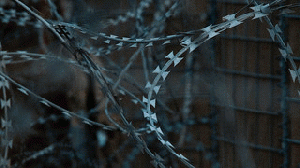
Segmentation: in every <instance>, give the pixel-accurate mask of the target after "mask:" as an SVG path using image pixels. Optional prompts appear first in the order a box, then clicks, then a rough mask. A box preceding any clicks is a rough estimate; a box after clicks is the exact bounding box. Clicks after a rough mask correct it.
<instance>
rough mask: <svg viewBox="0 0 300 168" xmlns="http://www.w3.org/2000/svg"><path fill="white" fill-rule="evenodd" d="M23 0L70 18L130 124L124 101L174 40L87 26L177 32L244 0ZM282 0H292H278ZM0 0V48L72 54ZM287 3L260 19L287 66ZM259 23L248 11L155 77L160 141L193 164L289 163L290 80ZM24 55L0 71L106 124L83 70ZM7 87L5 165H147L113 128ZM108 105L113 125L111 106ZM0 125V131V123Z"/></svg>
mask: <svg viewBox="0 0 300 168" xmlns="http://www.w3.org/2000/svg"><path fill="white" fill-rule="evenodd" d="M23 2H24V3H25V4H26V5H28V6H29V7H31V9H32V10H33V11H35V12H37V13H38V14H39V15H41V16H42V17H43V18H45V19H46V20H47V21H49V22H50V23H58V22H59V21H61V22H62V21H63V22H65V23H70V24H74V25H77V26H79V27H81V29H78V28H72V26H70V27H68V26H67V27H68V28H67V30H68V32H70V34H71V35H72V36H73V37H74V38H75V40H76V44H77V45H78V46H80V47H82V48H83V49H85V50H86V51H88V52H89V53H90V54H91V57H92V58H93V60H94V61H95V62H96V63H98V65H99V66H100V67H101V68H102V70H103V73H105V74H106V76H107V79H109V81H111V86H112V87H113V88H114V87H116V88H117V89H115V92H116V93H115V96H116V97H117V98H118V100H119V101H120V104H121V106H122V108H123V110H124V112H125V117H126V118H127V120H128V121H132V123H133V125H134V126H135V127H136V128H140V127H145V126H146V124H147V121H146V120H145V119H144V117H143V113H142V110H141V109H142V106H141V105H138V104H135V101H132V100H133V97H132V96H131V95H134V96H135V97H136V98H139V99H142V96H143V95H146V93H147V89H145V88H144V86H145V85H146V83H147V82H148V81H150V82H151V81H153V79H154V77H155V76H154V74H153V73H151V72H152V71H153V70H154V69H155V68H156V67H157V65H159V66H160V67H163V66H164V64H165V63H166V62H167V59H166V58H165V56H166V55H167V54H169V53H170V52H171V51H173V52H174V53H177V52H178V51H179V50H180V49H181V48H182V46H181V45H180V40H181V39H182V38H173V39H171V40H170V41H157V42H155V43H153V46H152V44H151V46H150V45H149V46H145V45H147V44H145V45H141V44H135V43H128V44H125V43H124V44H120V43H119V42H118V41H113V40H111V41H107V39H105V38H100V37H99V38H98V39H97V40H93V38H92V37H93V33H105V34H106V35H107V36H110V35H115V36H118V38H120V39H122V37H127V38H131V39H150V38H155V37H166V36H170V35H178V34H179V33H180V32H187V31H191V30H197V29H201V28H204V27H207V26H209V25H214V24H217V23H221V22H222V18H223V17H224V16H225V15H228V14H233V13H237V12H238V11H239V10H240V9H242V8H243V7H245V6H246V5H247V4H248V2H247V0H206V1H197V0H179V1H176V0H165V1H160V0H141V1H139V0H114V1H106V0H101V1H97V0H52V1H50V0H47V1H42V0H26V1H25V0H24V1H23ZM257 2H258V3H270V2H271V1H257ZM292 3H297V1H296V0H287V1H285V2H282V5H284V4H292ZM0 5H1V6H2V8H0V9H1V10H0V19H1V22H0V29H1V31H0V41H1V44H2V50H4V51H8V52H15V51H18V50H26V51H28V52H31V53H39V54H49V55H55V56H57V57H59V58H64V59H74V58H73V56H72V55H71V54H70V53H68V51H67V50H65V49H64V48H63V47H62V45H61V44H60V43H59V41H58V40H57V39H55V37H54V36H53V35H52V34H51V33H50V32H49V31H48V30H46V29H45V28H43V26H42V25H41V23H40V22H38V21H37V20H36V19H34V18H32V17H31V16H27V15H26V14H24V9H22V8H21V7H20V6H16V5H15V4H14V3H13V2H12V1H9V0H2V1H0ZM293 10H295V12H294V13H289V14H279V12H274V13H272V14H271V15H270V19H271V21H272V23H273V24H274V25H276V24H278V25H279V27H280V28H281V30H282V33H281V35H282V37H283V38H284V41H286V42H288V43H289V44H290V46H291V48H292V50H293V52H294V54H293V55H294V56H293V58H294V60H295V62H296V64H297V65H298V64H299V60H300V59H299V58H298V55H299V54H300V50H299V45H300V44H299V43H300V40H299V39H300V38H299V37H300V32H299V27H300V10H299V9H297V8H295V9H293ZM248 12H251V10H250V9H249V8H248V7H247V8H245V9H244V10H243V11H242V12H241V13H248ZM22 21H23V22H24V24H23V22H22ZM267 28H269V27H268V25H267V24H266V23H265V22H264V21H260V19H256V20H247V21H245V22H244V23H243V24H241V25H239V26H237V27H235V28H232V29H228V30H226V31H225V32H223V33H222V34H220V35H218V36H216V37H215V38H213V39H212V40H209V41H208V42H206V43H204V44H202V45H201V46H200V47H198V48H197V49H196V50H195V51H194V52H191V53H188V52H186V53H184V54H183V57H184V59H183V60H182V61H181V62H180V63H179V64H178V65H177V66H176V67H173V66H172V67H171V68H170V69H169V70H170V74H169V75H168V77H167V79H166V80H165V82H161V83H160V84H161V89H160V91H159V93H158V94H157V96H156V98H157V106H156V108H155V109H154V110H153V111H154V112H156V114H157V118H158V123H159V125H160V126H161V128H162V130H163V131H164V133H165V136H164V137H165V139H167V140H169V141H170V142H171V143H172V144H173V145H174V146H175V151H176V152H177V153H181V154H183V155H184V156H185V157H187V158H188V159H189V160H190V162H191V163H192V164H193V165H194V166H195V167H214V168H215V167H261V168H265V167H284V168H287V167H300V158H299V157H298V154H299V152H300V134H299V129H298V128H299V127H300V124H299V122H298V119H299V117H300V115H299V114H298V113H299V102H300V99H299V95H298V91H297V87H298V86H297V84H295V83H293V81H292V78H291V77H290V75H289V71H288V69H290V68H291V67H290V64H289V63H288V62H286V61H285V59H284V58H282V57H281V55H280V52H279V50H278V47H279V45H278V43H277V42H273V41H272V39H271V38H270V35H269V32H268V30H267ZM82 30H88V31H87V33H86V32H83V31H82ZM196 36H197V35H196ZM110 37H114V36H110ZM2 60H3V59H2ZM14 61H15V60H14ZM28 62H29V63H28ZM28 62H25V63H24V62H22V63H20V64H18V63H16V64H7V65H6V69H5V72H6V73H7V74H8V75H9V76H10V77H12V78H13V79H14V80H16V81H17V82H19V83H20V84H22V85H24V86H26V87H27V88H29V89H31V90H32V91H33V92H34V93H37V94H39V95H41V96H42V97H44V98H46V99H48V100H50V101H52V102H54V103H55V104H57V105H59V106H61V107H64V108H66V109H68V110H70V111H74V112H77V113H79V114H82V115H84V116H86V117H89V118H90V119H91V120H94V121H97V122H100V123H105V124H107V125H114V124H113V123H111V122H110V121H109V119H107V116H106V115H105V114H104V111H105V110H108V111H112V110H111V109H110V107H109V106H108V107H107V106H105V101H106V99H105V96H103V94H102V93H101V91H99V86H98V85H97V84H93V83H94V82H93V81H92V80H90V78H89V75H87V74H86V73H84V72H82V71H80V70H79V69H78V68H76V66H73V65H69V64H66V63H63V62H60V61H58V60H47V59H46V60H35V61H32V62H31V61H28ZM63 74H64V75H63ZM117 81H120V82H117ZM116 83H117V84H116ZM114 85H118V86H121V87H122V88H125V89H126V91H128V92H124V90H123V91H120V90H121V89H120V87H119V88H118V87H117V86H114ZM91 92H92V93H91ZM9 94H10V96H12V97H13V98H14V101H13V103H12V109H11V111H10V114H11V116H10V117H11V119H12V129H11V134H10V137H11V138H12V139H14V141H13V142H14V144H13V149H12V150H11V152H10V158H11V164H12V167H39V166H41V167H47V166H48V167H69V166H72V167H124V168H126V167H153V166H152V165H151V164H150V161H151V159H150V157H149V156H148V155H147V154H146V153H144V154H143V153H142V152H141V150H140V149H139V148H138V146H137V145H136V142H135V141H134V140H133V139H131V137H129V136H127V135H124V134H122V133H121V131H106V130H103V129H101V128H99V127H96V126H86V127H87V128H86V129H80V128H78V129H77V128H76V126H75V127H74V123H73V127H72V126H70V125H72V123H71V124H70V120H67V119H65V118H64V117H62V114H61V113H60V112H59V110H56V109H53V108H45V107H44V106H42V105H40V103H39V102H38V101H37V100H35V98H24V95H20V93H16V88H15V87H14V86H12V87H11V93H9ZM90 95H92V96H90ZM110 115H111V116H112V117H113V118H114V119H115V120H116V122H117V123H119V124H121V125H122V122H121V119H120V116H119V114H118V113H114V112H110ZM2 116H3V115H2ZM24 118H26V119H25V120H23V119H24ZM75 125H76V124H75ZM16 132H17V133H16ZM1 133H2V136H4V130H2V132H1ZM142 138H143V139H144V140H145V142H146V143H147V144H148V147H149V148H150V149H151V150H152V151H153V152H154V153H157V154H159V155H160V156H161V157H162V158H163V159H164V160H165V162H164V163H165V165H166V166H167V167H170V166H171V167H174V168H176V167H184V165H183V164H182V163H181V162H180V161H178V159H177V158H176V157H174V156H173V155H172V154H170V153H169V152H168V151H167V150H166V149H164V148H163V147H162V145H160V143H159V141H158V140H157V139H156V137H155V135H154V134H144V135H142ZM2 139H3V138H2ZM2 141H3V140H2ZM2 155H3V154H2ZM62 156H64V158H65V159H62Z"/></svg>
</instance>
